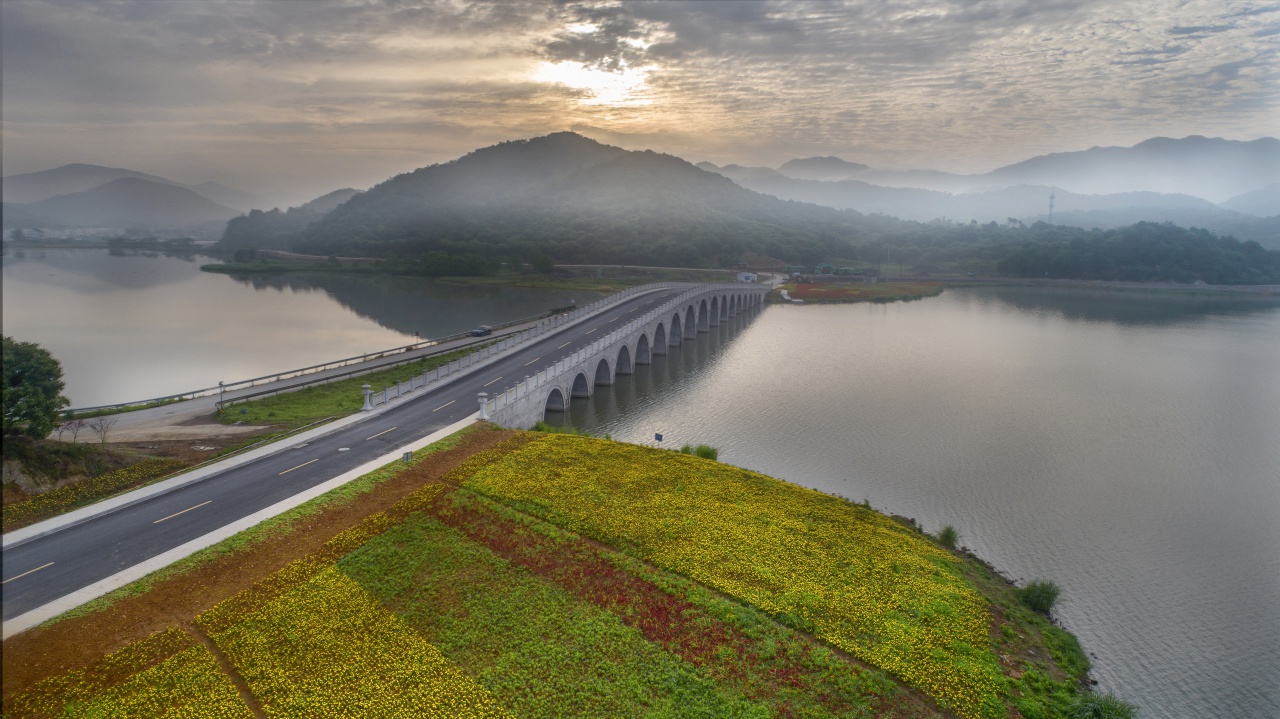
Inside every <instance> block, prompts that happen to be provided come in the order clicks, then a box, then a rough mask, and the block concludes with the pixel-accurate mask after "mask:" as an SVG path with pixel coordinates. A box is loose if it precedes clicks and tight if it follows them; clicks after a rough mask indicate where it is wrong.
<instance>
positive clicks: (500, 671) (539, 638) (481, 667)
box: [338, 514, 770, 719]
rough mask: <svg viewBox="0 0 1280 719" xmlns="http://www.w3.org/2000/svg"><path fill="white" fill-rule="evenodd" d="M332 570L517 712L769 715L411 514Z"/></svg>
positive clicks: (612, 620)
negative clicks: (351, 580) (345, 578)
mask: <svg viewBox="0 0 1280 719" xmlns="http://www.w3.org/2000/svg"><path fill="white" fill-rule="evenodd" d="M338 566H339V568H340V569H341V570H342V571H343V572H344V573H345V574H346V575H348V576H350V577H351V578H353V579H354V580H356V582H357V583H359V584H360V585H361V586H362V587H364V588H365V590H366V591H368V592H369V593H370V594H372V595H373V596H374V597H376V598H377V599H378V601H379V602H381V603H382V605H383V606H386V607H389V608H391V609H392V610H393V611H395V612H396V614H398V615H399V616H400V617H401V618H402V619H403V620H404V621H405V622H406V623H408V624H409V625H410V626H413V627H414V628H416V629H417V630H418V631H419V632H421V633H422V635H423V636H424V637H425V638H426V639H427V641H428V642H430V643H431V644H432V645H434V646H435V647H437V648H438V649H440V651H441V652H443V653H444V655H445V656H446V657H448V658H449V659H450V660H451V661H452V662H454V663H455V664H457V665H458V666H460V667H462V669H463V670H464V671H465V672H467V673H468V674H469V675H471V676H472V677H474V678H475V679H476V681H477V682H478V683H479V684H480V685H481V686H483V687H485V688H486V689H488V690H489V691H490V692H492V693H493V695H494V696H495V697H497V699H498V701H499V702H500V703H501V704H502V705H503V706H505V707H507V708H508V709H510V710H511V711H512V712H513V713H514V714H516V715H517V716H520V717H524V718H526V719H533V718H535V717H600V716H625V717H767V716H770V713H769V712H768V711H767V710H766V709H765V708H764V707H761V706H759V705H756V704H754V703H752V702H749V701H746V700H745V699H743V698H742V697H740V696H735V695H733V694H732V693H728V692H725V691H723V690H721V689H719V688H718V687H717V686H716V684H715V682H714V681H713V680H712V679H711V678H709V677H707V676H706V675H705V674H703V673H702V672H700V671H698V670H697V669H695V668H694V667H692V666H691V665H689V664H688V663H686V662H684V661H682V660H680V659H679V658H678V657H676V656H674V655H672V654H670V653H669V652H667V651H665V650H663V649H662V648H661V647H659V646H657V645H655V644H653V643H651V642H649V641H647V640H645V639H644V637H643V636H642V635H641V634H640V632H638V631H637V630H635V629H632V628H630V627H628V626H626V625H625V624H623V623H622V621H621V620H619V619H618V617H617V616H615V615H613V614H611V613H610V612H607V611H604V610H602V609H599V608H597V607H594V606H592V605H591V604H589V603H587V602H585V601H582V600H580V599H577V598H576V597H574V596H572V595H571V594H569V593H567V592H566V591H564V590H563V589H561V588H559V587H557V586H556V585H554V584H551V583H549V582H546V581H544V580H542V579H539V578H537V577H533V576H530V575H529V574H528V573H527V572H523V571H520V570H517V569H514V568H512V567H511V566H510V565H509V564H508V563H507V562H506V561H504V560H503V559H501V558H499V557H497V556H496V555H494V554H493V553H492V552H490V551H489V550H488V549H486V548H484V547H483V546H480V545H478V544H476V543H475V542H473V541H471V540H469V539H467V538H466V537H465V536H463V535H462V534H461V533H459V532H458V531H456V530H453V529H450V528H448V527H446V526H444V525H443V524H440V523H439V522H438V521H436V520H434V519H430V518H428V517H425V516H422V515H419V514H415V515H411V516H410V517H409V518H408V519H407V520H405V521H404V522H402V523H401V524H399V525H397V526H395V527H392V528H391V529H389V530H387V531H386V532H384V533H383V534H381V535H379V536H377V537H375V538H373V539H372V540H370V541H369V542H367V543H366V544H365V545H364V546H363V547H361V548H360V549H358V550H356V551H355V552H352V553H351V554H349V555H348V556H347V557H345V558H344V559H342V560H341V561H340V562H339V564H338Z"/></svg>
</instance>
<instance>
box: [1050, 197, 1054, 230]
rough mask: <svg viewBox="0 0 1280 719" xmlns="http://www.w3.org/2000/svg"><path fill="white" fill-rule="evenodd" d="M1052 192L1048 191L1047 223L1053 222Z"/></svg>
mask: <svg viewBox="0 0 1280 719" xmlns="http://www.w3.org/2000/svg"><path fill="white" fill-rule="evenodd" d="M1053 197H1054V195H1053V193H1052V192H1050V193H1049V224H1051V225H1052V224H1053Z"/></svg>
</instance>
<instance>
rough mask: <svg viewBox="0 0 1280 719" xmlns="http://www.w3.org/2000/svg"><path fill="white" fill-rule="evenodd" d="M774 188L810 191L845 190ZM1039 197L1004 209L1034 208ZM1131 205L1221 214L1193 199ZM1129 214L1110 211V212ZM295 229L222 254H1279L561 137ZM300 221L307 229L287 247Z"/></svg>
mask: <svg viewBox="0 0 1280 719" xmlns="http://www.w3.org/2000/svg"><path fill="white" fill-rule="evenodd" d="M747 172H749V173H751V172H752V171H747ZM754 174H758V175H759V176H761V177H773V178H775V179H776V178H777V177H782V176H781V175H780V174H779V173H776V172H773V171H768V172H766V173H754ZM783 179H784V180H786V181H787V182H792V183H799V182H807V183H810V184H813V185H817V186H821V187H832V186H841V185H845V184H848V183H849V182H850V181H844V182H840V183H832V182H817V181H798V180H790V179H788V178H785V177H783ZM862 184H864V185H865V183H862ZM867 187H871V186H869V185H868V186H867ZM874 189H875V190H876V191H878V192H899V190H895V189H894V188H874ZM1044 189H1046V188H1014V189H1013V190H1011V193H1013V194H1016V193H1017V192H1025V193H1028V194H1029V195H1032V196H1035V195H1038V194H1040V193H1041V192H1042V191H1043V190H1044ZM914 192H920V191H914ZM936 194H939V195H944V193H936ZM1130 195H1132V196H1133V197H1136V198H1139V199H1144V200H1146V201H1148V202H1150V203H1153V204H1159V203H1160V202H1171V203H1174V204H1177V203H1178V202H1190V203H1199V205H1200V206H1201V207H1202V209H1203V208H1208V209H1211V210H1214V209H1217V208H1215V207H1214V206H1213V205H1212V203H1209V202H1207V201H1205V200H1200V199H1197V198H1185V200H1183V199H1180V198H1173V199H1172V200H1170V199H1169V198H1167V196H1162V195H1157V194H1152V193H1130ZM944 196H945V197H950V196H949V195H944ZM1148 196H1149V197H1148ZM1126 199H1127V198H1119V199H1117V198H1111V200H1112V202H1116V203H1120V204H1121V206H1123V202H1124V201H1126ZM1101 207H1104V208H1105V207H1106V205H1105V203H1104V204H1103V205H1101ZM1099 211H1101V210H1099ZM1220 211H1221V210H1220ZM1223 212H1225V211H1223ZM303 213H307V211H305V210H302V209H301V208H294V209H291V210H290V211H289V212H287V213H279V212H278V211H273V212H270V213H263V212H254V213H251V214H250V215H249V216H246V217H239V218H236V219H234V220H232V221H231V222H230V223H229V224H228V226H227V232H226V233H225V234H224V236H223V240H222V242H221V243H220V244H221V247H222V249H223V250H224V252H232V251H234V255H235V256H236V257H237V258H241V257H243V258H245V259H244V260H242V261H249V260H251V259H252V257H253V253H252V252H248V251H244V252H242V251H241V249H242V248H243V249H245V250H247V249H248V248H259V249H265V248H285V249H290V250H293V251H297V252H302V253H305V254H312V255H327V256H365V257H374V258H382V259H383V260H385V264H383V265H380V266H381V267H383V268H384V269H386V270H390V271H394V272H401V273H408V274H426V275H456V274H487V273H491V272H494V271H496V269H497V267H498V265H499V264H508V265H511V266H518V265H519V264H521V263H522V262H529V263H532V264H535V265H537V264H538V263H539V262H546V263H548V264H549V263H550V262H552V261H556V262H561V263H565V264H576V263H607V264H632V265H666V266H681V267H735V266H741V265H742V264H744V263H747V262H757V263H758V262H763V263H766V264H770V265H772V266H774V267H780V266H781V265H782V264H801V265H808V266H811V265H813V264H816V263H818V262H822V261H826V262H834V263H837V264H845V263H854V264H857V263H858V260H859V259H864V258H865V259H864V262H863V263H862V265H863V267H866V266H867V264H868V263H867V262H866V261H865V260H868V259H869V260H870V263H869V264H870V265H872V266H874V265H875V263H876V262H878V261H879V259H877V258H883V257H885V253H886V251H887V248H892V252H893V256H894V257H895V258H898V259H900V260H901V262H903V263H906V264H908V265H909V266H911V267H912V268H914V269H913V271H917V272H935V271H942V272H964V271H982V272H990V273H994V272H997V271H999V272H1006V271H1007V272H1008V273H1012V274H1017V275H1020V276H1035V277H1044V276H1046V272H1053V273H1057V274H1055V275H1053V276H1073V277H1081V278H1089V279H1125V280H1136V281H1151V280H1165V281H1167V280H1170V279H1172V280H1176V281H1179V282H1192V281H1196V280H1204V281H1205V282H1210V283H1267V282H1280V252H1268V251H1267V250H1265V249H1263V248H1262V247H1260V246H1259V245H1258V244H1256V243H1242V242H1240V241H1239V240H1236V239H1233V238H1220V237H1216V236H1214V235H1213V234H1211V233H1210V232H1208V231H1205V230H1202V229H1188V228H1185V227H1178V226H1175V225H1172V224H1164V225H1162V224H1157V223H1151V222H1139V223H1137V224H1134V225H1131V226H1128V227H1123V228H1118V229H1114V230H1106V231H1103V230H1083V229H1078V228H1074V227H1064V226H1060V225H1049V224H1046V223H1043V222H1034V223H1030V224H1023V223H1021V222H1017V221H1016V220H1015V221H1013V222H1007V221H1006V222H987V223H985V224H978V223H976V222H973V223H964V224H959V223H954V222H928V223H922V222H914V221H909V220H900V219H897V218H893V217H888V216H885V215H871V216H868V215H863V214H861V213H858V212H855V211H852V210H847V209H844V210H839V209H835V208H831V207H824V206H821V205H817V204H813V203H807V202H795V201H788V200H783V199H779V198H777V197H774V196H772V195H769V194H762V193H759V192H755V191H752V190H750V189H747V188H745V187H742V186H740V185H739V184H737V183H735V182H733V181H732V180H731V179H729V178H728V177H725V176H723V175H721V174H718V173H714V172H709V171H707V170H705V169H702V168H699V167H696V166H694V165H692V164H690V163H688V162H686V161H684V160H682V159H680V158H678V157H673V156H671V155H664V154H660V153H656V152H652V151H627V150H623V149H620V148H617V147H611V146H608V145H603V144H601V143H599V142H596V141H594V140H590V139H588V138H585V137H582V136H580V135H576V134H573V133H567V132H562V133H555V134H552V135H547V136H544V137H536V138H533V139H530V140H521V141H514V142H503V143H499V144H497V145H493V146H491V147H486V148H483V149H479V150H476V151H474V152H471V153H469V154H467V155H465V156H463V157H461V158H459V159H457V160H454V161H452V162H447V163H443V164H439V165H432V166H429V167H423V168H420V169H418V170H415V171H413V172H409V173H405V174H402V175H398V176H396V177H393V178H391V179H389V180H387V181H385V182H383V183H381V184H379V185H377V186H376V187H374V188H372V189H370V190H369V191H367V192H364V193H360V194H357V195H354V196H352V197H351V198H350V199H349V200H347V201H346V202H343V203H342V204H340V205H338V206H337V207H336V208H334V209H333V210H332V211H330V212H329V213H327V214H325V215H323V217H321V218H319V219H317V220H314V221H312V220H311V217H313V215H311V214H310V213H307V214H305V215H304V214H303ZM294 215H297V216H298V217H297V218H295V217H294ZM303 218H305V221H306V226H305V228H303V229H300V230H296V231H291V230H290V228H291V227H296V226H297V225H298V224H301V222H296V220H298V219H303ZM539 257H541V258H543V259H542V260H539V259H538V258H539ZM228 268H229V271H234V269H231V268H230V266H228ZM1026 273H1030V274H1026Z"/></svg>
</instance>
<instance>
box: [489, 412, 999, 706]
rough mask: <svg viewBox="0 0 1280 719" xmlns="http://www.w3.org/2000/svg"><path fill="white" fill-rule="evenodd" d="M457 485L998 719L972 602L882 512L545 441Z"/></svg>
mask: <svg viewBox="0 0 1280 719" xmlns="http://www.w3.org/2000/svg"><path fill="white" fill-rule="evenodd" d="M465 486H467V487H470V488H472V489H475V490H477V491H479V492H482V493H484V494H487V495H489V496H492V497H494V498H497V499H501V500H503V501H507V502H510V503H512V504H514V505H515V506H516V507H518V508H521V509H524V510H526V511H529V512H531V513H533V514H537V515H539V516H541V517H543V518H545V519H548V520H550V521H552V522H554V523H557V524H560V525H562V526H564V527H566V528H568V529H571V530H573V531H576V532H579V533H582V534H585V535H588V536H592V537H594V538H596V539H599V540H601V541H604V542H607V543H609V544H612V545H614V546H617V547H620V548H623V549H625V550H629V551H634V552H636V553H637V554H639V555H640V556H643V557H644V558H645V559H647V560H649V561H652V562H654V563H656V564H659V565H661V566H663V567H666V568H668V569H671V570H674V571H677V572H680V573H682V574H685V575H687V576H689V577H691V578H692V579H695V580H697V581H699V582H702V583H704V584H706V585H708V586H711V587H713V588H715V589H718V590H720V591H723V592H725V593H727V594H730V595H732V596H734V597H737V598H739V599H741V600H744V601H746V602H749V603H751V604H753V605H755V606H757V607H760V608H762V609H764V610H765V611H768V612H770V613H772V614H774V615H775V616H777V617H779V618H781V619H783V620H784V621H789V622H790V623H793V624H796V625H798V626H802V627H805V628H809V629H811V631H812V632H813V633H814V634H815V635H817V636H818V637H820V638H822V639H824V640H826V641H828V642H830V643H831V644H833V645H835V646H836V647H839V648H840V649H843V650H845V651H848V652H850V653H852V654H854V655H855V656H857V657H859V658H861V659H863V660H865V661H868V662H870V663H872V664H875V665H877V666H879V667H881V668H883V669H886V670H888V671H890V672H893V673H894V674H896V675H898V676H899V677H901V678H902V679H903V680H904V681H906V682H907V683H909V684H911V685H913V686H915V687H917V688H919V689H922V690H924V691H925V692H927V693H928V694H930V695H931V696H933V697H935V698H936V699H937V700H938V701H939V703H940V704H942V705H943V706H945V707H948V708H950V709H952V710H953V711H955V712H956V713H957V714H959V715H960V716H963V717H1002V716H1004V715H1005V712H1006V709H1005V704H1004V701H1003V696H1004V694H1005V690H1004V679H1003V675H1002V673H1001V671H1000V668H999V665H998V663H997V660H996V657H995V655H994V653H993V652H992V651H991V649H990V642H989V639H988V625H989V622H990V620H991V616H990V613H989V611H988V607H987V602H986V600H985V599H984V598H983V596H982V595H981V594H980V593H979V592H978V591H977V590H976V589H974V588H973V587H972V586H971V585H970V584H969V583H968V582H967V581H966V580H964V579H963V578H962V577H961V576H960V574H959V572H958V570H957V569H956V568H955V566H954V564H953V560H952V558H951V556H950V555H949V554H948V553H946V552H945V551H943V550H942V549H940V548H938V547H936V546H935V545H933V544H932V543H931V542H929V541H928V540H926V539H925V538H923V537H921V536H919V535H917V534H916V533H915V532H913V531H911V530H909V529H908V528H906V527H903V526H902V525H900V524H898V523H896V522H894V521H893V520H891V519H889V518H888V517H885V516H884V515H882V514H879V513H877V512H873V511H871V510H869V509H865V508H863V507H859V506H857V505H852V504H850V503H848V502H845V501H843V500H840V499H838V498H835V497H831V496H829V495H824V494H822V493H819V492H816V491H813V490H809V489H804V488H801V487H797V486H795V485H791V484H787V483H785V482H781V481H779V480H776V479H772V478H769V477H766V476H764V475H761V474H757V473H754V472H749V471H746V470H742V469H739V468H736V467H731V466H728V465H724V464H718V463H715V462H712V461H708V460H703V459H698V458H696V457H692V456H689V455H682V454H677V453H674V452H664V451H660V450H651V449H647V448H643V447H638V446H635V445H628V444H623V443H618V442H609V441H602V440H596V439H591V438H586V437H577V436H570V435H547V436H545V437H542V438H540V439H538V440H537V441H535V442H532V443H530V444H528V445H527V446H525V447H523V448H522V449H519V450H517V451H515V452H513V453H511V454H509V455H507V456H506V457H504V458H503V459H501V460H500V461H498V462H496V463H494V464H491V465H489V466H487V467H484V468H481V469H479V471H477V472H476V473H475V474H474V475H473V476H472V477H471V478H470V479H469V480H467V481H466V483H465Z"/></svg>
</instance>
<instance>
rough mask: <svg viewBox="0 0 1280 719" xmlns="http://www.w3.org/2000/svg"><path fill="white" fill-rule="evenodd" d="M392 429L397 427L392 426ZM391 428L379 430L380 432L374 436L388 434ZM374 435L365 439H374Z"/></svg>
mask: <svg viewBox="0 0 1280 719" xmlns="http://www.w3.org/2000/svg"><path fill="white" fill-rule="evenodd" d="M391 429H395V427H392V428H391ZM391 429H384V430H382V431H381V432H379V433H377V434H375V435H373V437H381V436H382V435H384V434H386V433H387V432H390V431H391ZM373 437H365V438H364V441H366V442H368V441H369V440H371V439H373Z"/></svg>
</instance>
